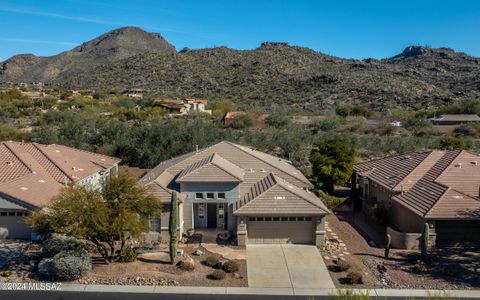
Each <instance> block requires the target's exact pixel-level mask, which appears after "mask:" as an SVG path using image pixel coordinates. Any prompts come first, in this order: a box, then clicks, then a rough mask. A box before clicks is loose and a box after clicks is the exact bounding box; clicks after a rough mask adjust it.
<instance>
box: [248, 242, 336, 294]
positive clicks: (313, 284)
mask: <svg viewBox="0 0 480 300" xmlns="http://www.w3.org/2000/svg"><path fill="white" fill-rule="evenodd" d="M247 273H248V286H249V287H258V288H305V289H314V288H334V287H335V286H334V285H333V281H332V279H331V278H330V275H329V273H328V270H327V267H326V266H325V263H324V262H323V259H322V257H321V256H320V253H319V252H318V249H317V248H316V247H315V246H306V245H290V244H286V245H249V246H247Z"/></svg>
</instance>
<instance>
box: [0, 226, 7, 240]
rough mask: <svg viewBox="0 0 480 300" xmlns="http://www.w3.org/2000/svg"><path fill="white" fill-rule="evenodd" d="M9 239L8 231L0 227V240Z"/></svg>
mask: <svg viewBox="0 0 480 300" xmlns="http://www.w3.org/2000/svg"><path fill="white" fill-rule="evenodd" d="M7 237H8V229H7V228H5V227H0V239H6V238H7Z"/></svg>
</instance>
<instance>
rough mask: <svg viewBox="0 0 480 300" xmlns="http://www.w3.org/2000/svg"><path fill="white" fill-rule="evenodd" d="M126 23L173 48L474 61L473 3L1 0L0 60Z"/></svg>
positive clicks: (61, 47) (478, 19)
mask: <svg viewBox="0 0 480 300" xmlns="http://www.w3.org/2000/svg"><path fill="white" fill-rule="evenodd" d="M132 25H133V26H139V27H142V28H144V29H145V30H147V31H154V32H160V33H161V34H162V35H163V36H164V37H165V38H166V39H167V40H168V41H169V42H170V43H172V44H173V45H175V47H176V48H177V50H180V49H182V48H183V47H190V48H204V47H213V46H228V47H231V48H236V49H253V48H256V47H258V46H259V45H260V43H261V42H264V41H286V42H289V43H290V44H292V45H300V46H306V47H309V48H313V49H315V50H318V51H321V52H324V53H327V54H331V55H336V56H340V57H347V58H367V57H375V58H383V57H389V56H393V55H396V54H398V53H400V52H401V51H402V50H403V49H404V48H405V47H406V46H408V45H428V46H432V47H451V48H454V49H455V50H457V51H463V52H466V53H468V54H471V55H474V56H477V57H480V30H479V29H480V1H476V0H470V1H468V0H451V1H444V0H436V1H434V0H423V1H422V0H417V1H411V0H402V1H389V0H384V1H353V0H351V1H347V0H344V1H341V0H339V1H321V0H317V1H313V0H290V1H287V0H263V1H262V0H256V1H253V0H243V1H233V0H223V1H220V0H202V1H193V0H181V1H149V0H135V1H131V0H116V1H107V0H93V1H85V0H42V1H38V0H37V1H34V0H17V1H5V0H0V28H1V29H2V30H1V31H0V61H2V60H4V59H7V58H8V57H10V56H12V55H14V54H19V53H34V54H37V55H53V54H56V53H59V52H61V51H65V50H69V49H71V48H73V47H74V46H75V45H78V44H80V43H82V42H84V41H87V40H89V39H92V38H94V37H96V36H98V35H100V34H102V33H104V32H106V31H108V30H111V29H114V28H117V27H121V26H132Z"/></svg>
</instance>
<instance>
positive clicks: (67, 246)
mask: <svg viewBox="0 0 480 300" xmlns="http://www.w3.org/2000/svg"><path fill="white" fill-rule="evenodd" d="M82 249H83V244H82V242H80V241H79V240H78V239H77V238H75V237H72V236H67V237H65V236H55V237H52V238H50V239H48V240H46V241H45V242H44V243H43V248H42V252H43V256H44V257H54V256H55V255H56V254H58V253H60V252H62V251H81V250H82Z"/></svg>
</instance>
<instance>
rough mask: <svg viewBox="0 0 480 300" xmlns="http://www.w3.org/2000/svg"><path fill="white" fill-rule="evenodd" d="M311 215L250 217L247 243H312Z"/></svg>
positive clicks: (312, 224)
mask: <svg viewBox="0 0 480 300" xmlns="http://www.w3.org/2000/svg"><path fill="white" fill-rule="evenodd" d="M314 228H315V227H314V222H313V219H312V218H311V217H255V218H252V217H250V218H249V219H248V224H247V230H248V243H249V244H314V235H315V230H314Z"/></svg>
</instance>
